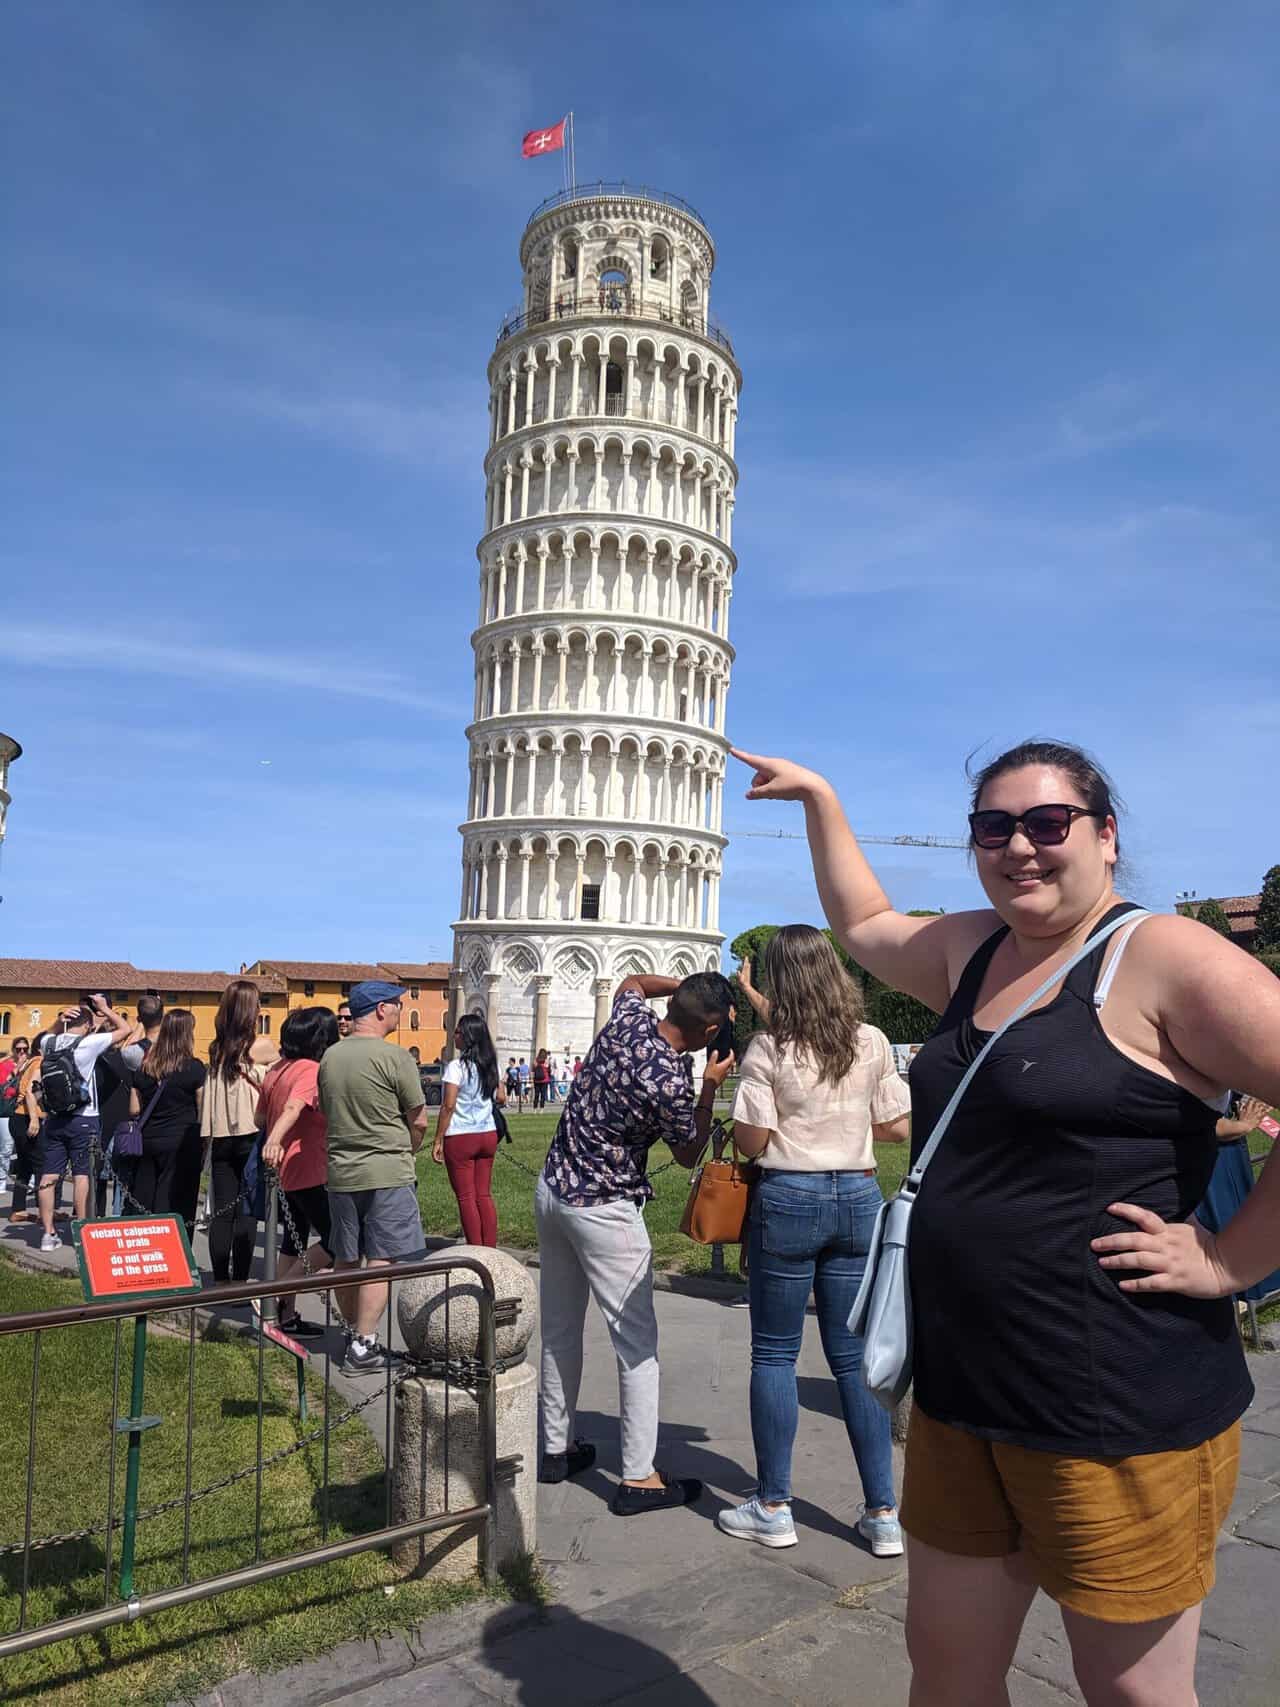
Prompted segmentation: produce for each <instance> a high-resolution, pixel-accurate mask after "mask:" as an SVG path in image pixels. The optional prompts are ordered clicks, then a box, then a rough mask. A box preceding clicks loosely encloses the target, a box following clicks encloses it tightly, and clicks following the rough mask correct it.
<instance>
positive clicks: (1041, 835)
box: [969, 805, 1106, 848]
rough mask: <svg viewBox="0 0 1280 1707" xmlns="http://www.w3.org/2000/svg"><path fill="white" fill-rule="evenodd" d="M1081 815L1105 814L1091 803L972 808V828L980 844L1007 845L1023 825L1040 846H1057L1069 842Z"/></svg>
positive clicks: (1096, 815) (1031, 840)
mask: <svg viewBox="0 0 1280 1707" xmlns="http://www.w3.org/2000/svg"><path fill="white" fill-rule="evenodd" d="M1077 818H1101V819H1103V820H1104V822H1105V818H1106V814H1105V813H1103V812H1091V811H1090V810H1089V808H1088V807H1087V806H1059V805H1052V806H1031V807H1028V809H1027V810H1026V811H1025V812H970V814H969V830H970V833H971V835H972V836H973V839H974V842H975V844H976V845H977V846H978V847H980V848H1005V847H1008V845H1009V843H1010V842H1011V841H1012V840H1013V833H1014V831H1015V830H1017V829H1021V830H1022V833H1023V835H1024V836H1026V838H1027V840H1028V841H1029V842H1033V843H1034V844H1035V846H1036V847H1038V848H1054V847H1057V846H1058V845H1059V843H1061V842H1065V841H1066V839H1067V837H1068V836H1069V835H1070V834H1071V826H1072V824H1074V823H1075V821H1076V819H1077Z"/></svg>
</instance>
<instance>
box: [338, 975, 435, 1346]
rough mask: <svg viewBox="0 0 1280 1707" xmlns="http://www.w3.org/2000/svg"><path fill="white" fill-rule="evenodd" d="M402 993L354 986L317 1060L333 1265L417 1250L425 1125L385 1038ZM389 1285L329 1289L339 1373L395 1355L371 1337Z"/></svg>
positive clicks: (410, 1257)
mask: <svg viewBox="0 0 1280 1707" xmlns="http://www.w3.org/2000/svg"><path fill="white" fill-rule="evenodd" d="M404 995H405V992H404V991H403V990H401V989H399V988H397V986H396V985H395V984H384V983H380V982H377V981H376V980H372V981H370V982H368V983H364V984H357V985H356V986H355V988H354V989H353V990H352V992H351V1002H350V1006H351V1035H350V1036H349V1037H343V1038H339V1040H338V1041H337V1043H335V1044H334V1045H333V1047H332V1048H330V1049H327V1050H326V1051H325V1054H324V1059H323V1060H322V1061H321V1063H320V1107H321V1110H322V1111H323V1114H324V1118H325V1124H326V1128H327V1142H328V1147H329V1181H328V1184H329V1213H330V1219H331V1225H332V1233H331V1244H332V1248H333V1258H334V1262H333V1266H334V1268H335V1270H336V1269H356V1268H359V1267H360V1263H361V1259H363V1261H364V1264H365V1266H366V1268H385V1267H386V1266H387V1265H388V1264H389V1263H393V1262H417V1261H419V1260H420V1259H421V1258H422V1257H424V1256H425V1255H426V1254H427V1247H426V1241H425V1240H424V1238H423V1235H422V1218H421V1216H420V1215H419V1214H418V1191H417V1175H416V1172H415V1169H414V1163H413V1158H414V1157H415V1156H416V1155H417V1153H418V1151H419V1150H420V1149H421V1148H422V1141H423V1139H424V1138H425V1136H426V1131H427V1111H426V1108H425V1106H424V1099H423V1094H422V1083H421V1081H420V1080H419V1078H418V1071H417V1068H416V1067H415V1066H414V1064H413V1060H412V1058H411V1057H410V1055H409V1054H408V1053H407V1051H406V1050H403V1049H398V1048H397V1047H396V1046H395V1044H394V1043H388V1042H387V1040H386V1039H387V1033H388V1032H392V1031H395V1030H396V1029H397V1027H398V1026H399V1024H400V1004H401V1002H402V1001H403V999H404ZM390 1291H391V1289H390V1287H387V1288H386V1290H385V1291H384V1290H383V1288H382V1287H381V1286H369V1285H363V1286H344V1287H340V1288H339V1289H338V1293H337V1297H338V1308H339V1309H340V1310H341V1311H342V1314H343V1316H344V1317H345V1318H346V1322H347V1327H348V1330H349V1331H350V1334H351V1341H350V1344H349V1345H348V1346H347V1353H346V1356H345V1357H344V1358H343V1360H342V1368H343V1371H344V1372H345V1373H346V1374H348V1375H365V1374H372V1373H374V1372H375V1371H377V1370H385V1369H388V1368H389V1367H390V1366H391V1365H392V1363H393V1362H394V1361H395V1357H394V1354H393V1353H392V1352H391V1351H390V1350H389V1349H388V1348H387V1347H386V1346H383V1345H379V1343H378V1323H379V1322H380V1321H381V1320H382V1313H383V1311H384V1310H385V1309H386V1308H387V1305H388V1301H389V1296H390Z"/></svg>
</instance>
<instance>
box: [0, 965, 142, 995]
mask: <svg viewBox="0 0 1280 1707" xmlns="http://www.w3.org/2000/svg"><path fill="white" fill-rule="evenodd" d="M137 976H138V973H137V968H136V967H133V966H131V965H130V964H129V962H128V961H127V960H0V988H3V987H7V988H9V989H14V990H85V991H89V990H102V991H104V992H105V991H106V990H126V989H133V988H135V987H136V988H138V989H142V988H145V986H143V985H137V986H134V985H132V984H131V983H130V979H133V978H136V977H137Z"/></svg>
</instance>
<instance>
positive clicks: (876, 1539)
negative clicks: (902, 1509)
mask: <svg viewBox="0 0 1280 1707" xmlns="http://www.w3.org/2000/svg"><path fill="white" fill-rule="evenodd" d="M858 1534H859V1535H861V1537H862V1539H863V1540H864V1541H868V1542H870V1544H871V1551H872V1553H873V1554H874V1556H875V1557H876V1558H877V1559H896V1558H898V1557H899V1555H900V1554H901V1553H902V1551H903V1547H902V1525H901V1524H900V1523H899V1522H898V1514H897V1512H896V1511H895V1512H893V1513H892V1514H891V1515H890V1516H889V1517H868V1516H867V1508H866V1506H863V1508H862V1516H861V1517H860V1518H859V1519H858Z"/></svg>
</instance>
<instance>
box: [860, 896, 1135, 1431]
mask: <svg viewBox="0 0 1280 1707" xmlns="http://www.w3.org/2000/svg"><path fill="white" fill-rule="evenodd" d="M1149 917H1150V915H1149V914H1148V913H1147V912H1146V911H1145V910H1144V909H1142V908H1135V909H1134V910H1133V911H1132V912H1128V913H1122V914H1121V916H1120V917H1119V918H1118V919H1112V920H1111V922H1110V923H1109V924H1106V925H1104V926H1103V927H1102V929H1101V930H1100V931H1095V932H1094V934H1093V935H1092V936H1091V937H1090V938H1089V940H1088V942H1086V943H1085V945H1084V947H1083V948H1082V949H1080V950H1079V951H1078V952H1077V953H1076V954H1073V955H1072V956H1071V959H1070V960H1068V961H1066V962H1065V963H1064V964H1063V965H1062V966H1059V967H1057V968H1056V969H1055V970H1054V973H1053V976H1052V977H1050V978H1046V979H1045V981H1044V983H1043V984H1041V986H1040V988H1039V989H1038V990H1034V991H1033V992H1032V993H1031V995H1029V996H1028V997H1027V999H1026V1001H1025V1002H1022V1003H1020V1004H1019V1006H1018V1007H1016V1008H1015V1009H1014V1010H1013V1012H1012V1013H1011V1014H1010V1015H1009V1017H1008V1019H1007V1020H1005V1022H1004V1024H1003V1025H1002V1026H1000V1027H999V1029H998V1030H996V1031H993V1032H992V1034H991V1036H990V1037H989V1038H988V1039H987V1041H986V1042H985V1043H984V1044H983V1046H982V1048H981V1049H980V1050H979V1051H978V1053H977V1054H976V1055H975V1056H974V1058H973V1061H972V1063H971V1065H970V1067H969V1070H968V1072H966V1073H965V1075H964V1077H963V1078H962V1079H961V1081H960V1083H959V1084H958V1085H957V1086H956V1088H955V1091H954V1093H953V1094H952V1097H951V1101H950V1102H949V1103H948V1104H947V1106H946V1107H945V1108H944V1109H943V1111H942V1113H941V1114H940V1115H939V1117H938V1124H937V1125H936V1126H935V1127H934V1129H933V1131H932V1132H931V1133H930V1134H929V1142H928V1143H927V1144H926V1145H925V1147H924V1149H923V1150H921V1152H920V1157H919V1160H918V1161H917V1162H916V1165H915V1167H914V1168H912V1170H911V1172H910V1173H909V1174H908V1175H907V1177H906V1179H904V1180H903V1182H902V1185H901V1188H900V1189H899V1191H898V1193H897V1195H896V1196H894V1197H891V1198H890V1199H889V1200H888V1202H887V1203H882V1204H881V1205H880V1209H879V1212H878V1213H877V1215H876V1224H875V1227H874V1229H873V1231H872V1234H871V1249H870V1250H869V1251H868V1253H867V1267H866V1271H865V1273H864V1274H863V1276H862V1285H861V1286H860V1287H859V1288H858V1296H857V1297H856V1298H855V1299H854V1301H853V1309H852V1310H851V1311H850V1313H849V1332H850V1333H851V1334H858V1335H860V1336H861V1338H862V1341H863V1350H862V1378H863V1380H864V1381H865V1382H866V1385H867V1390H868V1392H870V1394H871V1395H872V1397H873V1398H875V1399H878V1400H879V1401H880V1403H881V1404H882V1405H883V1406H884V1408H885V1409H886V1410H887V1411H891V1410H893V1409H894V1407H895V1406H896V1405H898V1404H900V1403H901V1401H902V1400H903V1398H905V1396H906V1392H907V1389H908V1387H910V1385H911V1285H910V1280H909V1278H908V1275H907V1239H908V1237H909V1235H910V1232H911V1211H912V1209H913V1208H914V1207H915V1200H916V1195H917V1193H918V1192H919V1190H920V1182H921V1180H923V1178H924V1170H925V1169H926V1168H927V1167H928V1166H929V1163H930V1162H931V1161H932V1160H933V1157H934V1153H935V1152H936V1150H937V1148H938V1145H939V1144H940V1143H941V1142H942V1139H943V1136H944V1134H945V1132H946V1130H947V1127H948V1126H950V1124H951V1117H952V1115H953V1114H954V1113H955V1111H956V1109H957V1108H959V1106H960V1099H961V1097H962V1096H963V1095H964V1093H965V1092H966V1091H967V1090H968V1088H969V1086H970V1084H971V1083H972V1082H973V1078H974V1075H975V1074H976V1073H977V1071H978V1068H979V1067H981V1065H982V1063H983V1062H984V1061H985V1060H986V1058H987V1056H988V1055H989V1054H990V1052H991V1050H992V1049H993V1048H994V1047H995V1045H996V1044H997V1043H998V1042H999V1041H1000V1039H1001V1038H1002V1037H1003V1036H1004V1034H1005V1032H1006V1031H1008V1029H1009V1027H1010V1026H1011V1025H1013V1024H1014V1023H1015V1022H1016V1021H1017V1020H1020V1019H1021V1018H1022V1017H1023V1015H1024V1014H1028V1013H1030V1011H1031V1009H1032V1008H1034V1007H1035V1006H1036V1004H1037V1003H1038V1002H1040V1001H1043V999H1044V997H1045V996H1047V995H1048V994H1049V991H1050V990H1052V989H1053V988H1054V986H1055V985H1057V984H1060V983H1062V981H1063V980H1064V979H1065V978H1066V976H1067V974H1068V973H1069V972H1070V971H1071V969H1072V967H1074V966H1077V965H1078V964H1079V963H1080V961H1082V960H1084V959H1086V958H1087V957H1088V956H1089V955H1091V954H1092V953H1093V951H1094V949H1095V948H1097V947H1098V946H1099V944H1100V943H1104V942H1106V940H1107V938H1108V937H1110V936H1111V935H1113V934H1114V933H1115V932H1116V931H1118V930H1123V929H1124V928H1125V927H1126V926H1129V925H1136V924H1137V923H1138V922H1139V921H1140V920H1142V919H1145V918H1149ZM1121 946H1122V947H1123V946H1124V945H1123V944H1121Z"/></svg>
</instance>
